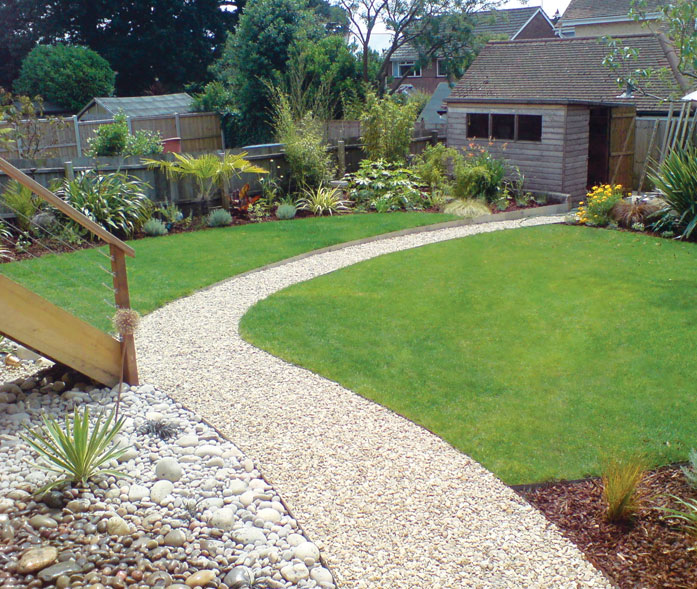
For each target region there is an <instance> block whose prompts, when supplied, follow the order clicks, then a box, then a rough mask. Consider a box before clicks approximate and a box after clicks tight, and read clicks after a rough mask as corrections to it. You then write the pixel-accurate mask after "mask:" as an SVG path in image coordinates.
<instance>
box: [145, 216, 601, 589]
mask: <svg viewBox="0 0 697 589" xmlns="http://www.w3.org/2000/svg"><path fill="white" fill-rule="evenodd" d="M560 220H561V219H560V218H558V217H547V218H543V217H539V218H534V219H527V220H523V221H510V222H498V223H489V224H484V225H469V226H463V227H456V228H449V229H442V230H438V231H425V232H423V233H417V234H412V235H406V236H401V237H393V238H386V239H381V240H377V241H372V242H369V243H365V244H361V245H355V246H349V247H346V248H345V249H341V250H338V251H333V252H327V253H319V254H316V255H313V256H309V257H306V258H304V259H301V260H297V261H291V262H289V263H287V264H285V265H281V266H277V267H271V268H267V269H262V270H261V271H257V272H253V273H250V274H247V275H242V276H239V277H236V278H233V279H230V280H228V281H226V282H223V283H221V284H219V285H216V286H215V287H213V288H210V289H208V290H205V291H201V292H198V293H196V294H194V295H192V296H190V297H187V298H184V299H181V300H178V301H176V302H174V303H172V304H169V305H167V306H166V307H164V308H162V309H160V310H158V311H156V312H154V313H152V314H151V315H149V316H147V317H145V318H144V320H143V321H142V322H141V327H140V329H139V332H138V334H137V346H138V352H139V359H140V370H141V374H142V375H143V378H144V379H145V380H146V381H147V382H152V383H154V384H156V385H157V386H158V387H160V388H161V389H162V390H165V391H167V392H168V393H169V394H171V395H172V396H173V397H174V398H175V399H176V400H178V401H180V402H181V403H183V404H184V405H186V406H188V407H191V408H195V410H196V412H197V413H198V414H200V415H202V416H204V417H205V418H206V419H207V420H209V421H210V422H211V423H212V424H214V425H215V427H217V428H219V429H220V430H221V431H222V432H223V433H224V434H225V435H226V436H227V437H229V438H230V439H232V440H234V441H235V443H236V444H238V445H239V447H240V448H241V449H243V450H244V451H245V452H246V453H247V454H248V455H249V456H251V457H253V458H254V459H255V460H257V461H258V462H259V464H260V468H261V471H262V472H263V474H264V475H265V477H266V478H267V479H268V480H269V481H270V482H271V484H272V485H273V487H274V488H275V489H276V490H277V491H278V492H279V494H280V495H281V496H282V497H283V498H284V500H285V501H286V502H287V504H288V505H289V507H290V509H291V510H292V512H293V514H294V515H295V516H296V518H297V519H298V521H299V522H300V523H301V524H302V526H303V529H305V531H306V532H307V533H308V535H309V537H310V538H312V539H313V541H314V542H315V543H316V544H317V545H318V546H319V547H320V548H321V550H322V555H323V557H324V559H325V561H326V563H327V565H328V567H329V569H330V570H331V571H332V572H333V574H334V579H335V581H336V583H337V585H338V586H339V587H346V588H371V589H372V588H375V589H388V588H395V589H411V588H417V587H418V588H421V587H424V588H434V589H436V588H443V589H444V588H453V589H455V588H464V587H502V588H503V587H512V588H513V587H515V588H522V587H526V588H527V587H550V588H555V589H557V588H559V589H560V588H566V587H569V588H570V587H574V588H576V587H609V586H610V585H609V583H608V582H607V581H606V579H605V578H604V577H603V576H602V575H601V574H600V573H599V572H598V571H597V570H595V569H594V568H593V567H592V566H591V565H590V564H589V563H588V562H587V561H586V560H585V559H584V557H583V556H582V554H581V553H580V552H579V551H578V550H577V549H576V548H575V546H574V545H573V544H572V543H571V542H569V541H567V540H566V539H564V538H563V537H562V536H561V534H560V533H559V531H558V530H557V529H556V528H555V527H554V526H553V525H552V524H550V523H549V522H548V521H547V520H546V519H545V518H544V517H543V516H542V515H541V514H540V513H539V512H538V511H536V510H535V509H534V508H533V507H531V506H530V505H529V504H527V503H526V502H525V501H523V500H522V499H521V498H519V497H518V496H517V495H516V494H515V493H514V492H513V491H512V490H511V489H509V488H508V487H506V486H505V485H504V484H503V483H501V482H500V481H499V480H498V479H497V478H496V477H495V476H493V475H492V474H491V473H490V472H488V471H487V470H485V469H484V468H483V467H481V466H480V465H479V464H478V463H476V462H475V461H474V460H472V459H471V458H469V457H468V456H465V455H464V454H462V453H460V452H458V451H457V450H455V449H453V448H452V447H451V446H450V445H448V444H447V443H445V442H444V441H442V440H441V439H440V438H438V437H436V436H435V435H433V434H431V433H429V432H427V431H426V430H424V429H423V428H421V427H419V426H417V425H415V424H414V423H412V422H410V421H408V420H406V419H404V418H402V417H400V416H399V415H396V414H395V413H393V412H391V411H389V410H388V409H386V408H384V407H381V406H379V405H377V404H375V403H373V402H370V401H368V400H366V399H363V398H362V397H360V396H359V395H356V394H355V393H353V392H351V391H349V390H347V389H344V388H343V387H341V386H339V385H338V384H336V383H334V382H331V381H328V380H326V379H324V378H322V377H321V376H318V375H316V374H313V373H311V372H309V371H307V370H304V369H302V368H299V367H296V366H293V365H290V364H288V363H286V362H283V361H282V360H279V359H277V358H275V357H273V356H271V355H269V354H267V353H266V352H263V351H261V350H259V349H256V348H254V347H253V346H251V345H249V344H247V343H246V342H244V341H243V340H242V339H241V338H240V336H239V333H238V323H239V321H240V318H241V317H242V316H243V315H244V313H245V312H246V311H247V310H248V309H249V308H250V307H251V306H252V305H253V304H254V303H256V302H257V301H259V300H261V299H263V298H265V297H268V296H269V295H271V294H273V293H274V292H276V291H278V290H280V289H282V288H285V287H287V286H289V285H291V284H295V283H297V282H301V281H305V280H309V279H312V278H314V277H316V276H319V275H322V274H326V273H329V272H332V271H334V270H337V269H339V268H342V267H345V266H349V265H351V264H355V263H357V262H360V261H362V260H366V259H369V258H372V257H375V256H379V255H382V254H386V253H390V252H394V251H398V250H403V249H408V248H413V247H418V246H422V245H426V244H428V243H434V242H438V241H444V240H448V239H455V238H460V237H466V236H469V235H474V234H477V233H484V232H490V231H497V230H502V229H516V228H519V227H524V226H531V225H538V224H546V223H554V222H559V221H560ZM231 255H234V254H231ZM192 263H195V261H194V262H192ZM377 327H378V326H376V328H377Z"/></svg>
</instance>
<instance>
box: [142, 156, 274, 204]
mask: <svg viewBox="0 0 697 589" xmlns="http://www.w3.org/2000/svg"><path fill="white" fill-rule="evenodd" d="M172 155H173V156H174V160H154V159H147V158H146V159H144V160H143V163H145V164H146V165H147V166H148V168H150V169H159V170H163V171H164V172H165V174H166V175H167V177H168V178H193V179H194V181H195V182H196V185H197V186H198V189H199V196H200V198H201V200H204V201H208V200H209V199H210V198H211V196H212V194H213V190H214V189H215V188H220V186H221V184H222V183H224V182H228V181H229V180H230V179H231V178H235V177H237V178H239V177H240V176H241V175H242V174H267V173H268V172H267V171H266V170H265V169H264V168H260V167H259V166H255V165H254V164H252V163H251V162H249V161H247V160H246V159H245V157H244V156H246V155H247V153H246V152H243V153H240V154H233V153H225V155H224V156H223V157H222V158H220V157H218V156H217V155H216V154H214V153H206V154H203V155H201V156H199V157H194V156H193V155H188V154H184V155H182V154H179V153H174V154H172Z"/></svg>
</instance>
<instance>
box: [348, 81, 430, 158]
mask: <svg viewBox="0 0 697 589" xmlns="http://www.w3.org/2000/svg"><path fill="white" fill-rule="evenodd" d="M416 108H417V107H416V106H415V105H414V104H413V103H411V104H410V103H407V104H399V103H398V102H396V101H395V100H393V99H392V98H390V97H385V98H378V97H377V96H375V94H368V96H367V97H366V103H365V108H364V111H363V115H362V116H361V138H362V140H363V149H364V150H365V152H366V153H367V154H368V157H369V158H370V159H372V160H380V159H384V160H386V161H388V162H404V161H405V160H406V159H407V155H409V146H410V145H411V136H412V130H413V128H414V121H415V120H416V115H417V112H416Z"/></svg>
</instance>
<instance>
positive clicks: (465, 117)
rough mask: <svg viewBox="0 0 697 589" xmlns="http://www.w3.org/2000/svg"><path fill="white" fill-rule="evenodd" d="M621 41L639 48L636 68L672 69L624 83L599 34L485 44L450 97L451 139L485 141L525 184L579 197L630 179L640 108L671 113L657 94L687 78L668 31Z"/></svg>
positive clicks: (644, 113)
mask: <svg viewBox="0 0 697 589" xmlns="http://www.w3.org/2000/svg"><path fill="white" fill-rule="evenodd" d="M620 42H622V43H623V44H625V45H626V46H628V47H634V48H636V49H637V51H638V58H637V60H636V61H633V62H632V68H637V69H648V68H651V69H654V70H659V69H663V70H664V71H667V72H669V74H670V75H669V76H665V77H660V78H659V77H656V80H655V81H654V86H653V87H652V88H651V92H650V94H649V95H647V94H643V93H638V92H637V93H632V92H631V91H623V90H622V89H620V88H618V86H617V83H616V78H617V73H616V72H613V71H612V70H610V69H609V68H608V67H606V66H604V65H603V59H604V58H605V56H606V55H607V53H608V51H609V50H608V48H607V47H606V46H605V45H604V44H603V43H602V42H600V41H599V40H598V39H596V38H592V39H588V38H586V39H582V38H575V39H540V40H531V41H514V42H494V43H489V44H488V45H487V46H486V47H485V48H484V49H483V50H482V52H481V53H480V54H479V56H478V57H477V59H475V61H474V63H473V64H472V66H471V67H470V69H469V70H468V71H467V72H466V73H465V75H464V76H463V78H462V79H461V80H460V81H459V82H458V84H457V85H456V86H455V88H454V89H453V91H452V93H451V94H450V96H449V97H448V98H447V99H446V104H447V109H448V131H447V134H448V144H449V145H451V146H453V147H458V148H466V147H467V146H468V145H469V144H470V143H472V142H474V143H475V144H478V145H481V146H485V147H486V148H487V149H488V150H489V151H490V152H491V153H492V154H493V155H494V156H496V157H501V158H505V159H506V160H508V161H509V163H511V164H512V165H514V166H517V167H518V168H519V169H520V171H521V172H522V173H523V174H524V176H525V180H526V187H527V188H528V189H530V190H536V191H550V192H564V193H567V194H570V195H571V197H572V200H573V201H574V202H578V201H579V200H582V199H583V197H584V196H585V194H586V191H587V189H588V188H589V187H591V186H593V185H596V184H604V183H609V182H614V183H617V184H622V185H623V186H625V187H628V188H632V187H633V186H634V184H635V176H636V175H637V174H636V169H635V166H634V159H635V150H636V147H637V145H638V141H637V139H638V138H637V136H636V132H637V120H638V119H637V116H639V117H653V118H654V119H655V118H656V117H662V116H665V111H666V110H667V108H668V107H667V103H665V102H664V101H662V100H660V99H658V98H656V96H669V95H671V94H675V93H676V92H679V91H680V89H681V87H682V85H683V83H684V81H683V80H682V79H681V78H680V76H679V74H678V72H677V69H676V68H675V63H674V62H673V61H672V60H671V49H670V46H669V44H668V43H667V41H666V40H665V38H663V37H660V36H659V35H631V36H627V37H623V38H620ZM644 128H647V127H642V129H644ZM646 142H647V143H648V141H646Z"/></svg>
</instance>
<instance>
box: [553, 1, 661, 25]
mask: <svg viewBox="0 0 697 589" xmlns="http://www.w3.org/2000/svg"><path fill="white" fill-rule="evenodd" d="M645 3H646V4H645V6H643V5H642V11H643V12H646V13H647V14H651V13H655V12H657V11H658V9H659V8H660V7H661V6H663V5H665V4H668V0H645ZM632 5H633V2H632V0H571V2H570V3H569V6H567V8H566V10H565V11H564V14H563V15H562V17H561V22H562V23H563V24H569V21H575V20H588V19H596V18H613V17H627V18H629V16H628V15H629V11H630V10H631V8H632Z"/></svg>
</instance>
